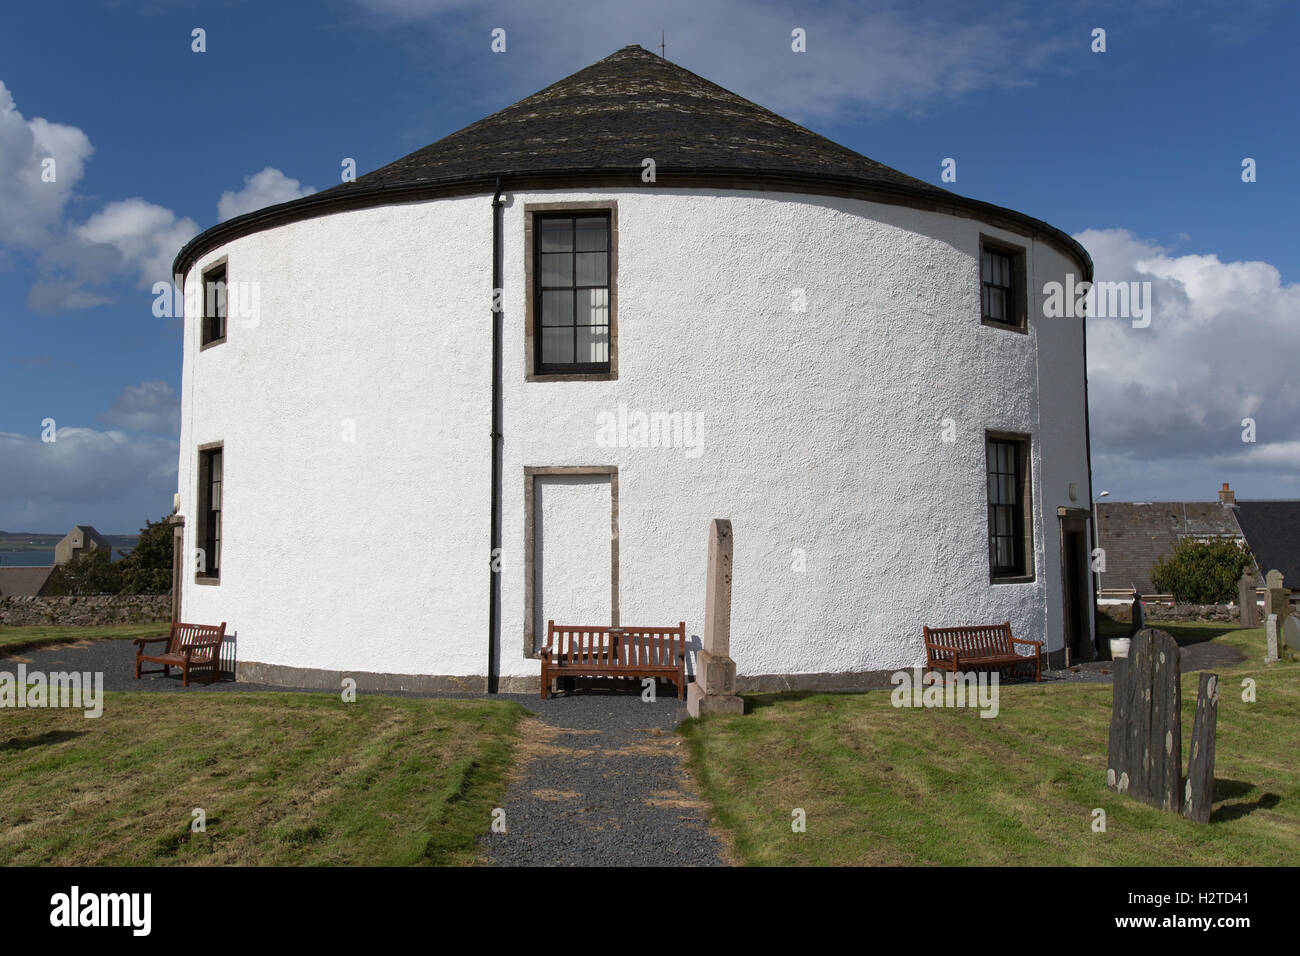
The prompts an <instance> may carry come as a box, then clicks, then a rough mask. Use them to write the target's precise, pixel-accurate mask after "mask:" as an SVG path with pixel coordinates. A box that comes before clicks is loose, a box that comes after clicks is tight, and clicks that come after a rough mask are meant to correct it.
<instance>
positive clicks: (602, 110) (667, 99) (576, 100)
mask: <svg viewBox="0 0 1300 956" xmlns="http://www.w3.org/2000/svg"><path fill="white" fill-rule="evenodd" d="M646 158H651V159H654V161H655V174H656V179H655V184H654V185H653V186H652V185H649V184H644V183H643V182H642V179H641V172H642V161H643V160H644V159H646ZM498 178H500V180H501V183H502V187H503V188H504V189H506V190H520V189H546V188H559V187H564V186H574V185H578V186H589V187H594V186H599V185H608V184H611V183H613V184H620V185H626V186H635V187H637V188H646V189H651V188H655V186H658V187H661V188H662V187H671V186H683V187H685V186H708V187H710V188H712V187H719V188H731V189H742V188H773V189H783V190H786V191H791V192H803V193H813V194H825V195H850V196H862V197H864V198H871V199H874V200H876V201H880V202H891V203H899V204H905V205H912V206H919V207H921V208H927V209H938V210H940V211H943V212H948V213H950V214H955V215H963V216H969V215H972V214H973V215H975V216H978V217H980V218H982V219H983V220H985V221H988V222H990V223H993V224H995V225H1000V226H1004V227H1006V228H1010V229H1013V230H1016V231H1020V232H1027V233H1029V234H1031V235H1034V236H1037V237H1041V238H1043V239H1045V240H1046V241H1048V242H1050V243H1052V244H1053V245H1055V246H1057V247H1059V248H1060V249H1061V250H1063V251H1064V252H1065V253H1066V254H1067V255H1069V256H1072V257H1073V258H1075V259H1076V260H1077V261H1078V263H1079V266H1080V270H1081V272H1082V273H1083V274H1084V277H1085V278H1091V276H1092V260H1091V259H1090V258H1089V256H1088V253H1087V251H1086V250H1084V248H1083V247H1082V246H1081V245H1079V243H1078V242H1077V241H1075V240H1074V239H1073V238H1071V237H1070V236H1068V235H1066V234H1065V233H1064V232H1062V231H1061V230H1059V229H1056V228H1055V227H1053V226H1050V225H1048V224H1047V223H1045V222H1042V221H1040V220H1038V219H1034V218H1032V217H1030V216H1026V215H1024V214H1023V213H1019V212H1015V211H1014V210H1010V209H1004V208H1002V207H1000V206H995V205H993V204H992V203H986V202H981V201H979V200H975V199H970V198H967V197H964V196H959V195H957V194H956V193H952V192H949V191H948V190H946V189H941V188H940V187H938V186H935V185H932V184H930V183H927V182H925V181H923V180H920V179H916V178H914V177H912V176H908V175H906V174H905V173H901V172H899V171H898V170H896V169H891V168H890V167H888V166H886V165H884V164H883V163H879V162H877V161H875V160H873V159H869V158H867V157H866V156H863V155H861V154H860V153H857V152H854V151H853V150H851V149H849V148H848V147H846V146H841V145H839V144H838V143H835V142H832V141H831V140H829V139H827V138H826V137H824V136H821V135H819V134H817V133H814V132H812V131H811V130H808V129H805V128H804V127H802V126H800V125H799V124H797V123H794V122H791V121H790V120H788V119H785V118H784V117H782V116H778V115H777V114H776V113H773V112H772V111H771V110H768V109H764V108H763V107H761V106H758V105H757V104H755V103H752V102H750V101H749V100H747V99H745V98H744V97H742V96H739V95H737V94H735V93H732V92H730V91H729V90H725V89H723V88H722V87H721V86H718V85H717V84H716V83H711V82H710V81H708V80H706V79H704V78H703V77H700V76H697V75H696V74H694V73H692V72H691V71H690V70H687V69H685V68H683V67H681V66H678V65H677V64H675V63H673V62H671V61H670V60H666V59H663V58H661V57H659V56H656V55H655V54H653V53H650V52H649V51H647V50H644V49H642V48H641V47H639V46H627V47H624V48H623V49H621V50H618V51H616V52H615V53H613V54H611V55H610V56H607V57H605V58H604V59H603V60H599V61H597V62H596V63H593V64H592V65H591V66H588V67H586V68H585V69H582V70H579V71H578V72H577V73H574V74H573V75H571V76H568V77H565V78H564V79H562V80H560V81H559V82H557V83H553V84H551V85H550V86H548V87H546V88H545V89H543V90H541V91H539V92H537V93H534V94H533V95H531V96H528V97H525V98H524V99H522V100H520V101H519V102H517V103H515V104H513V105H511V106H507V107H506V108H505V109H503V110H499V111H498V112H496V113H493V114H492V115H491V116H488V117H486V118H484V119H481V120H479V121H478V122H476V123H471V124H470V125H469V126H466V127H465V128H464V129H461V130H458V131H457V132H454V133H452V134H451V135H449V136H445V137H443V138H442V139H440V140H438V141H437V142H435V143H433V144H432V145H430V146H426V147H424V148H423V149H419V150H416V151H415V152H413V153H411V154H410V155H408V156H404V157H402V158H401V159H399V160H397V161H395V162H392V163H389V164H388V165H387V166H383V167H381V168H380V169H377V170H375V171H373V172H370V173H366V174H365V175H363V176H360V177H358V178H357V180H356V181H355V182H351V183H341V184H340V185H338V186H335V187H333V188H332V189H326V190H324V191H322V192H319V193H314V194H312V195H310V196H304V197H302V198H300V199H295V200H291V201H290V202H287V203H280V204H278V205H275V206H269V207H267V208H265V209H260V210H255V211H254V212H250V213H246V214H245V215H243V216H238V217H236V218H234V219H230V220H227V221H226V222H223V223H219V224H218V225H216V226H213V227H212V228H211V229H208V230H206V231H205V232H203V233H201V234H200V235H198V236H196V237H195V238H193V239H191V240H190V241H189V242H188V243H187V244H186V245H185V247H184V248H183V249H181V251H180V252H179V253H178V254H177V256H176V260H175V262H174V264H173V269H174V271H176V272H177V273H181V274H183V273H185V272H187V271H188V269H189V268H190V266H192V265H193V264H194V262H195V261H196V260H197V259H198V258H199V257H200V256H201V255H203V254H204V253H205V252H207V251H208V250H210V249H213V248H215V247H217V246H219V245H221V244H223V243H225V242H229V241H230V240H232V239H235V238H238V237H239V236H242V235H247V234H249V233H252V232H257V231H259V230H262V229H269V228H272V227H274V226H277V225H281V224H283V223H286V222H293V221H297V220H300V219H306V218H311V217H312V216H321V215H328V214H329V213H332V212H338V211H341V210H344V209H350V208H365V207H369V206H375V205H383V204H387V203H398V202H412V201H419V200H423V199H429V198H434V197H435V196H439V195H474V194H483V193H485V192H486V193H487V194H491V192H492V190H493V189H494V188H495V185H496V181H497V179H498Z"/></svg>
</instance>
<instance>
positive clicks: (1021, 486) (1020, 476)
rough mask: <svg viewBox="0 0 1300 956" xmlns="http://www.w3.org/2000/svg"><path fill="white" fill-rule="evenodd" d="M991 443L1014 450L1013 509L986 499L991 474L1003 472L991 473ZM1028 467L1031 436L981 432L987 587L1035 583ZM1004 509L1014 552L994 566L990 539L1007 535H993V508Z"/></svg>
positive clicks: (1029, 469) (1031, 460) (1031, 454)
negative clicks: (1010, 558) (1004, 562)
mask: <svg viewBox="0 0 1300 956" xmlns="http://www.w3.org/2000/svg"><path fill="white" fill-rule="evenodd" d="M995 444H996V445H1009V446H1011V447H1012V448H1013V450H1014V455H1015V468H1016V471H1015V476H1014V477H1015V482H1016V496H1017V501H1016V504H1015V505H1013V506H1008V505H1006V504H1002V503H995V502H993V501H991V500H990V493H989V479H990V478H991V477H992V476H993V475H994V474H1006V473H1005V472H994V471H993V470H992V469H993V462H992V460H991V458H990V455H989V452H990V448H989V446H990V445H995ZM1032 465H1033V438H1032V436H1030V435H1026V434H1023V433H1019V432H1003V431H991V430H990V431H986V432H985V433H984V510H985V522H986V524H985V534H984V542H985V547H986V548H987V550H988V562H989V583H990V584H1020V583H1026V582H1031V581H1034V580H1035V577H1036V574H1035V562H1034V510H1033V501H1034V496H1033V467H1032ZM1007 507H1011V508H1012V533H1011V535H1010V538H1011V540H1012V542H1013V546H1014V547H1015V549H1016V554H1015V561H1014V563H1013V564H1012V565H1010V566H998V565H996V564H994V548H993V539H994V537H1008V536H1007V535H995V534H994V530H995V526H996V523H995V519H994V508H1007Z"/></svg>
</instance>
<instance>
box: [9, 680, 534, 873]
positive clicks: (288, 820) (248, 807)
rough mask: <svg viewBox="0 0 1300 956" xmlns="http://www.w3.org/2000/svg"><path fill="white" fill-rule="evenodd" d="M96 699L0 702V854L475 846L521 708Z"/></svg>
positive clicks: (132, 855)
mask: <svg viewBox="0 0 1300 956" xmlns="http://www.w3.org/2000/svg"><path fill="white" fill-rule="evenodd" d="M105 697H106V700H105V705H104V714H103V716H102V717H100V718H99V719H86V718H85V717H84V716H83V715H82V712H81V711H71V710H9V709H6V710H5V711H3V712H0V865H9V866H13V865H30V864H61V865H92V866H102V865H108V866H125V865H143V866H157V865H168V864H224V865H251V864H265V865H317V864H339V865H352V866H365V865H396V866H405V865H412V864H462V863H469V862H473V861H474V858H475V842H474V841H475V838H476V837H477V836H478V835H479V834H482V833H485V832H488V830H489V828H490V824H491V813H492V809H493V808H494V807H497V806H499V805H500V800H501V797H502V795H503V793H504V789H505V774H506V771H507V770H508V767H509V762H510V758H511V754H512V750H513V746H514V742H515V739H516V725H517V723H518V721H519V719H520V717H521V716H522V715H523V714H524V710H523V708H522V707H520V706H518V705H517V704H513V703H506V702H496V701H470V700H416V699H406V698H394V697H378V696H375V697H370V696H365V695H363V696H361V697H359V698H358V699H357V701H356V702H355V703H350V704H348V703H344V702H342V700H341V699H340V698H339V697H338V696H333V695H318V694H291V693H257V694H247V693H237V692H231V693H224V692H223V693H188V694H152V693H143V692H119V693H109V694H106V695H105ZM195 808H202V809H203V810H204V811H205V813H206V818H207V820H206V823H207V830H206V832H204V833H193V832H191V820H192V819H193V817H192V811H193V810H194V809H195Z"/></svg>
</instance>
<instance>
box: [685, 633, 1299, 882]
mask: <svg viewBox="0 0 1300 956" xmlns="http://www.w3.org/2000/svg"><path fill="white" fill-rule="evenodd" d="M1159 626H1160V627H1162V628H1165V629H1167V630H1169V631H1171V632H1174V633H1177V634H1178V636H1180V637H1187V636H1191V637H1195V638H1200V639H1210V638H1211V637H1212V638H1213V639H1215V640H1216V641H1217V642H1219V643H1223V644H1227V645H1231V646H1235V647H1239V648H1241V649H1242V650H1244V651H1246V653H1247V656H1248V660H1247V661H1246V662H1245V663H1242V664H1239V665H1236V666H1233V667H1228V668H1221V669H1219V670H1218V673H1219V675H1220V677H1221V683H1220V687H1221V690H1220V698H1219V718H1218V733H1217V745H1216V762H1215V808H1214V813H1213V816H1212V818H1211V823H1210V824H1209V825H1208V826H1207V825H1198V824H1195V823H1191V822H1189V821H1187V820H1184V819H1182V818H1181V817H1178V816H1175V815H1173V814H1169V813H1165V812H1162V811H1159V810H1156V809H1154V808H1151V807H1148V806H1146V805H1144V804H1141V803H1139V802H1137V801H1136V800H1133V799H1131V798H1128V797H1125V796H1121V795H1119V794H1115V793H1111V792H1110V791H1109V790H1107V789H1106V786H1105V776H1106V746H1107V734H1108V729H1109V723H1110V709H1111V689H1110V685H1108V684H1101V685H1099V684H1056V685H1048V686H1041V685H1032V684H1029V685H1025V684H1020V685H1015V686H1004V687H1002V688H1001V701H1000V703H1001V708H1000V713H999V715H998V716H997V717H996V718H994V719H984V718H980V717H979V715H978V712H977V711H975V710H969V709H943V708H934V709H917V708H908V709H904V708H894V707H893V706H892V705H891V703H890V695H889V693H888V692H887V691H877V692H872V693H868V694H782V695H775V694H774V695H754V696H749V697H747V700H746V703H747V706H748V707H750V708H752V713H749V714H746V715H745V716H743V717H742V716H736V717H710V718H706V719H704V720H696V721H688V722H687V723H686V724H684V725H683V727H682V732H683V734H684V735H685V737H686V740H687V743H688V748H689V754H690V762H691V766H692V770H693V772H694V774H695V776H696V779H697V780H698V781H699V783H700V787H701V790H702V793H703V796H704V798H705V799H706V800H707V801H709V803H710V804H711V805H712V808H713V811H714V816H715V818H716V820H717V822H718V823H719V824H720V825H721V827H722V828H723V830H724V831H725V832H727V833H728V834H729V836H730V838H731V842H732V844H733V846H734V848H735V852H736V855H737V856H738V857H739V859H740V860H741V861H742V862H744V863H747V864H750V865H801V864H804V865H806V864H815V865H842V864H848V865H857V864H904V865H906V864H938V865H956V866H961V865H998V864H1030V865H1071V866H1077V865H1138V866H1141V865H1175V866H1181V865H1187V866H1196V865H1200V866H1233V865H1275V866H1276V865H1291V864H1294V862H1295V860H1296V859H1297V857H1300V760H1297V753H1300V663H1297V662H1296V661H1295V660H1294V659H1291V660H1286V661H1282V662H1279V663H1276V664H1271V665H1268V666H1265V665H1264V663H1263V657H1264V637H1263V631H1262V629H1259V628H1255V629H1252V630H1248V631H1247V630H1241V629H1238V628H1233V627H1231V626H1226V625H1212V624H1191V625H1176V624H1174V625H1167V624H1161V625H1159ZM1246 677H1250V678H1253V679H1254V680H1255V682H1256V702H1255V703H1245V702H1243V701H1242V699H1241V694H1242V690H1241V682H1242V680H1243V678H1246ZM1198 681H1199V675H1198V674H1197V673H1189V674H1185V675H1184V676H1183V750H1184V760H1183V766H1184V771H1185V770H1186V748H1187V743H1188V739H1189V737H1190V734H1191V728H1192V718H1193V714H1194V711H1195V702H1196V701H1195V698H1196V689H1197V684H1198ZM795 808H801V809H803V810H804V811H805V813H806V815H807V831H806V832H805V833H794V832H792V829H791V820H792V816H791V812H792V811H793V810H794V809H795ZM1094 808H1101V809H1103V810H1105V812H1106V824H1107V828H1106V832H1104V833H1096V832H1093V830H1092V826H1091V824H1092V820H1093V817H1092V811H1093V809H1094Z"/></svg>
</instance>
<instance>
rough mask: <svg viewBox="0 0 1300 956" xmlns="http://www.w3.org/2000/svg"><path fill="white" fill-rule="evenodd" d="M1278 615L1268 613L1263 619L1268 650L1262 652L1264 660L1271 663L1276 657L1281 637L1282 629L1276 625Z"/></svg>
mask: <svg viewBox="0 0 1300 956" xmlns="http://www.w3.org/2000/svg"><path fill="white" fill-rule="evenodd" d="M1277 622H1278V616H1277V615H1276V614H1270V615H1269V616H1268V617H1267V618H1265V620H1264V634H1265V637H1266V638H1267V640H1268V650H1267V651H1266V652H1265V654H1264V662H1265V663H1268V664H1271V663H1272V662H1273V661H1275V660H1277V659H1278V643H1279V640H1280V638H1281V634H1282V629H1281V628H1280V627H1278V623H1277Z"/></svg>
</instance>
